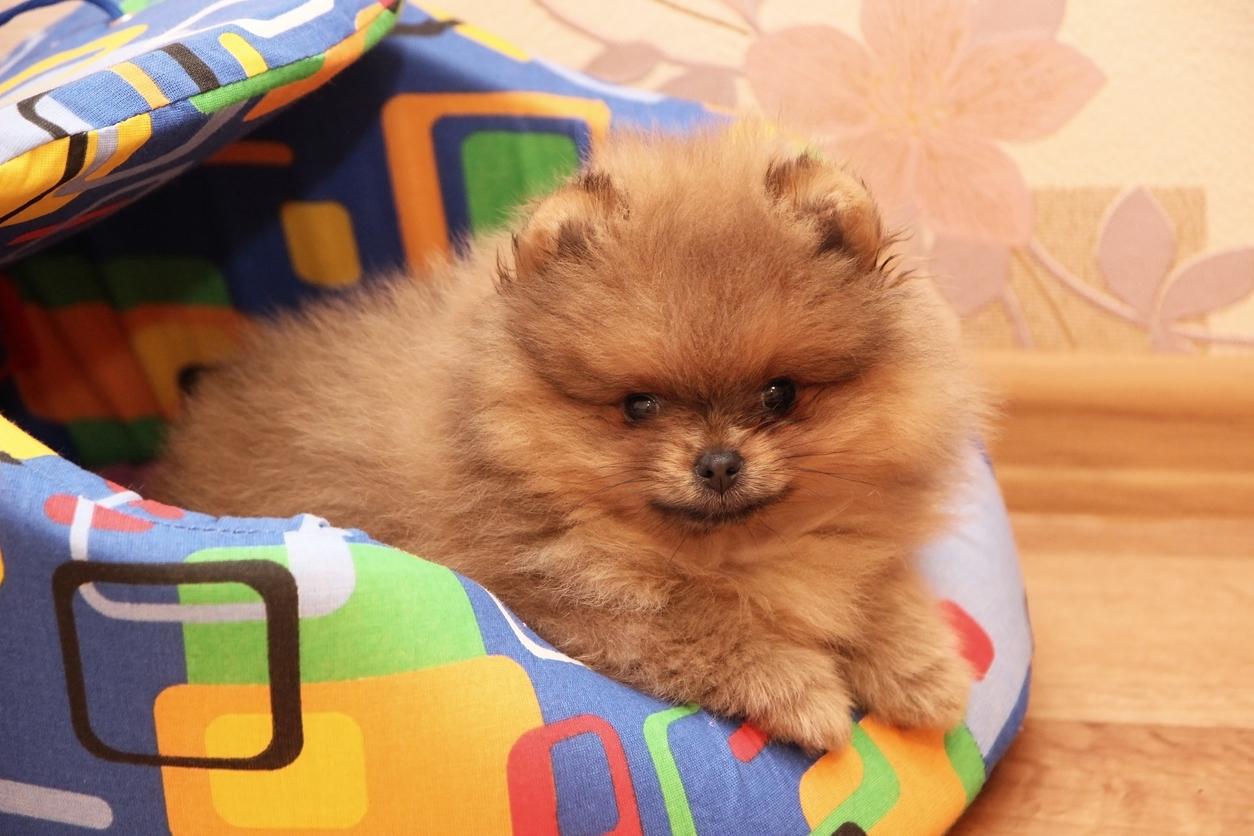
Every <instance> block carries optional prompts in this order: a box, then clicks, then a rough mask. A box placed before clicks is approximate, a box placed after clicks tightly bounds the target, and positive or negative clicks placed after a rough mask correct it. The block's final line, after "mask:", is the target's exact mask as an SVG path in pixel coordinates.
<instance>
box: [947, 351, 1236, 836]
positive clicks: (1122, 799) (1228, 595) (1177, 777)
mask: <svg viewBox="0 0 1254 836" xmlns="http://www.w3.org/2000/svg"><path fill="white" fill-rule="evenodd" d="M1073 362H1074V361H1073ZM1093 362H1094V363H1095V364H1096V365H1091V366H1085V365H1083V364H1080V365H1072V366H1071V367H1068V363H1067V361H1060V360H1033V361H1030V362H1028V363H1026V365H1025V363H1024V361H1022V360H1013V361H1012V360H996V359H994V360H992V361H990V364H989V366H990V372H991V375H992V377H993V378H994V379H995V380H997V382H998V385H999V386H1000V387H1001V389H1002V391H1004V392H1006V393H1007V395H1008V398H1009V401H1008V403H1007V405H1006V422H1005V429H1004V431H1003V435H1002V437H1001V439H1000V440H999V441H998V442H997V443H996V444H995V446H994V459H995V460H996V461H997V462H998V465H999V470H1000V471H1001V472H1002V478H1003V484H1004V485H1005V489H1006V494H1007V497H1008V501H1009V503H1010V506H1011V510H1012V518H1013V521H1014V527H1015V532H1016V535H1017V536H1018V539H1019V544H1020V548H1021V550H1022V560H1023V569H1024V574H1025V578H1026V583H1027V588H1028V599H1029V602H1030V607H1031V613H1032V621H1033V626H1034V629H1035V635H1036V656H1035V662H1034V681H1033V688H1032V696H1031V703H1030V707H1029V710H1028V718H1027V722H1026V726H1025V728H1024V731H1023V734H1022V735H1021V737H1020V739H1019V740H1018V741H1017V742H1016V743H1015V745H1014V746H1013V747H1012V748H1011V750H1010V752H1009V754H1008V755H1007V756H1006V758H1005V760H1003V762H1002V764H1001V765H1000V766H999V767H998V769H997V771H996V772H994V774H993V776H992V777H991V779H990V781H989V784H988V786H987V788H986V789H985V791H984V793H983V794H982V795H981V796H980V797H979V798H978V799H977V800H976V802H975V804H974V805H973V806H972V808H971V809H970V810H969V811H968V813H967V814H966V816H965V817H964V819H963V820H962V821H961V822H960V823H959V825H958V826H957V827H956V828H955V830H954V831H953V832H955V833H959V834H971V835H973V834H979V836H984V834H993V835H994V836H996V834H1015V836H1031V834H1050V835H1051V836H1054V834H1058V833H1069V834H1070V833H1094V834H1108V833H1113V834H1117V833H1137V834H1187V833H1198V834H1201V833H1206V834H1212V833H1213V834H1221V833H1222V834H1228V833H1231V834H1254V501H1250V496H1251V494H1250V486H1251V485H1254V361H1248V360H1247V361H1211V362H1207V361H1197V360H1194V361H1192V362H1191V363H1181V362H1179V361H1166V362H1165V364H1164V363H1159V364H1158V365H1151V366H1146V365H1145V363H1146V362H1147V361H1118V362H1115V361H1097V360H1096V359H1095V360H1094V361H1093Z"/></svg>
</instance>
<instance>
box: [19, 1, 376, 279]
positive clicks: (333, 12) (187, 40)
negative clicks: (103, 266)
mask: <svg viewBox="0 0 1254 836" xmlns="http://www.w3.org/2000/svg"><path fill="white" fill-rule="evenodd" d="M123 5H124V6H126V7H129V8H130V9H133V10H134V11H133V13H132V14H129V15H127V16H126V17H124V18H120V19H118V20H116V21H108V20H107V19H106V18H105V17H104V14H103V12H102V11H101V10H100V9H99V8H96V7H94V6H84V7H82V8H81V9H79V10H78V12H76V13H75V14H73V15H71V16H70V17H68V18H67V19H65V20H62V21H61V22H60V23H58V24H57V25H56V26H54V27H52V28H51V29H50V30H49V31H48V32H45V33H43V34H42V35H37V36H35V37H33V38H31V39H29V40H28V41H26V42H25V43H24V44H23V45H22V46H21V47H20V48H19V49H18V50H17V51H16V52H15V54H13V55H12V56H10V57H9V58H8V60H7V61H5V62H4V63H2V64H0V263H4V262H6V261H11V260H13V259H15V258H18V257H20V256H22V255H23V254H25V253H28V252H31V251H33V250H35V249H39V248H41V247H43V246H44V245H45V244H46V243H48V242H49V241H51V240H54V239H56V238H59V237H64V236H65V235H68V234H70V233H71V232H73V231H74V230H75V229H77V228H78V227H81V226H82V225H83V224H85V223H88V222H91V221H93V220H96V219H97V218H101V217H104V216H106V215H109V214H111V213H113V212H114V211H116V210H117V209H119V208H121V207H122V206H124V205H126V204H127V203H129V202H131V201H133V200H135V199H136V198H138V197H141V196H142V195H144V194H147V193H148V192H150V191H152V190H153V189H155V188H156V187H157V186H160V185H161V184H162V183H165V182H167V181H168V180H170V179H171V178H173V177H175V176H177V175H178V174H180V173H182V172H183V171H186V170H187V169H188V168H190V167H191V166H192V165H195V164H196V163H197V162H199V161H200V160H202V159H204V158H205V157H207V156H209V155H211V154H213V153H214V152H216V151H217V150H218V149H219V148H221V147H222V146H224V145H226V144H227V143H228V142H230V141H231V140H233V139H235V138H237V137H239V136H240V135H242V134H244V133H245V132H247V131H248V130H249V129H250V128H251V127H252V124H251V123H254V122H255V120H258V119H260V118H262V117H264V116H266V115H268V114H270V113H273V112H274V111H276V110H277V109H279V108H281V107H283V106H284V105H287V104H288V103H290V102H292V101H295V100H296V99H297V98H299V97H301V96H303V95H305V94H306V93H308V92H310V91H312V90H314V89H316V88H317V87H320V86H321V85H322V84H324V83H325V82H326V81H328V80H329V79H330V78H331V77H332V76H334V75H335V74H336V73H338V72H339V71H340V70H342V69H343V68H344V67H346V66H347V65H348V64H349V63H350V62H352V61H353V60H355V59H356V58H357V57H358V56H360V55H361V54H362V52H363V51H364V50H366V49H369V48H370V47H371V46H373V45H374V44H375V43H376V42H378V40H379V39H380V38H382V37H383V35H384V34H385V33H386V32H387V31H388V29H389V28H391V26H392V25H393V23H394V22H395V20H396V14H395V12H394V11H393V10H392V8H391V7H392V6H394V5H395V2H387V3H380V2H378V0H264V2H250V3H249V4H248V7H247V10H246V12H245V10H244V9H242V8H241V6H240V4H239V3H237V2H231V0H219V2H214V3H205V2H182V3H180V2H165V3H161V2H158V3H152V4H151V5H150V4H149V3H147V2H145V0H131V2H129V3H125V4H123Z"/></svg>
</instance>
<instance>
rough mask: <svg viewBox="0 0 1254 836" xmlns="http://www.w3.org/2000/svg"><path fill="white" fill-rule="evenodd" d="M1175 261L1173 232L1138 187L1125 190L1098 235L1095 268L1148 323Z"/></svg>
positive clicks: (1162, 213) (1151, 198) (1168, 221)
mask: <svg viewBox="0 0 1254 836" xmlns="http://www.w3.org/2000/svg"><path fill="white" fill-rule="evenodd" d="M1175 260H1176V230H1175V227H1174V226H1173V225H1172V223H1171V219H1170V218H1169V217H1167V213H1166V212H1165V211H1163V208H1162V206H1160V205H1159V203H1158V201H1157V200H1155V199H1154V196H1153V195H1151V194H1150V193H1149V190H1147V189H1146V188H1145V187H1144V186H1138V187H1136V188H1134V189H1131V190H1129V191H1127V192H1125V193H1124V194H1123V195H1122V196H1121V197H1119V198H1118V199H1117V200H1116V201H1115V202H1114V203H1113V204H1111V207H1110V209H1109V210H1108V211H1107V214H1106V217H1105V219H1104V220H1103V221H1102V226H1101V231H1100V232H1099V233H1098V243H1097V264H1098V267H1099V268H1100V269H1101V272H1102V277H1103V278H1104V279H1105V280H1106V284H1107V285H1108V286H1109V287H1110V289H1111V290H1112V291H1114V294H1115V295H1116V296H1118V297H1119V298H1120V299H1122V300H1123V301H1125V302H1127V303H1128V304H1129V305H1131V306H1132V308H1133V309H1134V310H1135V311H1136V313H1137V315H1138V316H1139V317H1140V320H1141V322H1148V321H1149V318H1150V315H1151V313H1152V311H1153V309H1154V302H1155V301H1157V297H1158V290H1159V287H1160V286H1161V285H1162V283H1163V280H1164V279H1165V278H1166V276H1167V271H1168V270H1170V269H1171V265H1172V264H1174V263H1175Z"/></svg>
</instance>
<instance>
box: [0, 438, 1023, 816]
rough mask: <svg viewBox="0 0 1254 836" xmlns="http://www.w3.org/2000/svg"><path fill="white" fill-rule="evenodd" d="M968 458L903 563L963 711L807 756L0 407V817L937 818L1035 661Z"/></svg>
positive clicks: (972, 789)
mask: <svg viewBox="0 0 1254 836" xmlns="http://www.w3.org/2000/svg"><path fill="white" fill-rule="evenodd" d="M973 461H974V467H973V470H972V473H973V481H972V485H971V486H970V488H971V489H970V491H969V492H968V493H967V494H965V497H966V498H965V499H964V507H963V510H962V512H961V514H960V520H961V521H960V523H959V525H958V527H957V528H956V530H955V531H954V532H953V533H952V534H951V535H950V536H949V537H947V538H945V539H944V540H942V541H940V542H938V543H936V544H935V545H934V546H933V547H932V548H930V549H928V550H927V551H926V552H925V553H924V554H923V555H922V561H923V567H924V570H925V572H926V573H927V575H928V577H929V578H930V580H931V582H932V584H933V586H934V588H935V590H936V591H937V593H938V594H939V595H940V596H941V598H942V599H943V601H944V603H943V606H944V607H945V608H946V610H947V611H948V612H949V613H950V615H951V616H952V620H953V623H954V625H955V626H956V627H957V629H958V630H959V631H960V633H961V635H962V636H963V642H964V648H965V652H966V654H967V657H968V658H969V659H970V660H971V662H972V664H973V666H974V668H975V670H976V671H977V681H976V683H975V686H974V692H973V695H972V700H971V707H970V711H969V714H968V717H967V721H966V723H965V724H964V725H963V726H961V727H959V728H956V729H953V730H952V731H950V732H948V733H944V732H939V731H936V732H931V731H915V732H903V731H899V730H897V729H894V728H890V727H888V726H885V725H883V724H881V723H878V722H876V721H874V720H873V719H872V718H870V717H863V718H862V719H861V721H860V722H859V724H858V726H857V727H856V731H855V735H854V740H853V745H852V746H851V747H849V748H848V749H846V750H845V751H843V752H841V753H838V754H834V755H826V756H824V757H822V758H820V759H817V760H815V759H813V758H808V757H805V756H804V755H802V754H801V753H800V752H799V751H797V750H796V749H794V748H791V747H786V746H781V745H778V744H773V743H767V742H765V741H764V740H763V738H762V736H761V735H760V734H759V733H758V732H757V731H756V730H755V729H753V728H752V727H751V726H748V725H740V724H738V723H736V722H733V721H729V720H726V719H722V718H719V717H715V716H712V715H710V714H707V713H705V712H704V711H700V710H698V709H697V708H696V707H695V706H670V705H667V704H665V703H662V702H659V701H658V700H655V699H652V698H650V697H646V696H644V695H642V694H639V693H636V692H634V691H632V690H630V689H628V688H626V687H624V686H622V685H619V684H617V683H615V682H613V681H611V680H609V679H606V678H604V677H602V676H600V675H599V674H596V673H593V672H592V671H590V670H588V669H587V668H585V667H583V666H582V665H580V664H579V663H577V662H574V661H572V660H571V659H569V658H567V657H566V656H563V655H562V654H561V653H559V652H557V651H555V650H553V648H552V647H550V646H549V645H548V644H546V643H545V642H544V641H543V640H542V639H540V638H539V637H538V636H536V635H535V634H534V633H532V632H531V631H530V630H529V629H528V628H527V627H526V626H524V625H523V624H522V623H520V622H519V621H518V619H517V618H515V617H514V616H512V615H511V614H510V613H509V612H508V611H507V610H506V609H505V608H504V607H503V606H502V605H501V604H500V603H499V602H498V601H497V600H496V599H495V598H493V597H492V596H491V595H490V594H488V593H487V592H486V591H485V590H483V589H482V588H480V587H479V586H477V585H475V584H474V583H471V582H470V581H468V580H466V579H465V578H462V577H459V576H457V575H455V574H454V573H453V572H451V571H449V570H448V569H445V568H443V567H440V566H437V565H435V564H433V563H428V562H426V561H423V560H420V559H418V558H416V557H412V556H410V555H407V554H404V553H402V552H399V551H396V550H394V549H390V548H387V547H386V546H382V545H380V544H377V543H374V542H373V541H371V540H370V539H369V538H367V537H366V536H365V535H364V534H362V533H361V532H358V531H342V530H338V529H335V528H331V527H329V526H328V525H326V524H325V523H323V522H321V521H319V520H318V519H316V518H314V517H310V516H303V517H297V518H294V519H288V520H273V519H272V520H266V519H230V518H225V519H215V518H212V517H206V516H203V515H200V514H193V513H189V512H186V511H181V510H178V509H175V508H170V507H167V506H163V505H160V504H158V503H154V502H150V501H147V500H144V499H141V498H140V497H139V496H137V495H136V494H134V493H131V492H129V491H126V490H124V489H122V488H120V487H119V486H117V485H115V484H111V483H109V482H107V481H105V480H104V479H101V478H100V477H98V476H95V475H92V474H89V473H87V472H85V471H82V470H79V469H77V468H75V467H74V466H73V465H71V464H70V463H68V462H66V461H65V460H63V459H60V458H57V457H55V456H52V455H50V454H49V451H48V450H47V448H45V447H43V446H42V445H40V444H39V443H38V442H36V441H34V440H33V439H31V438H30V437H28V436H25V435H23V434H22V433H20V432H19V431H17V430H16V428H15V427H13V426H12V425H11V424H8V423H5V422H3V420H2V419H0V492H2V493H0V495H2V496H3V497H4V499H3V502H0V665H2V666H3V674H4V675H3V676H2V677H0V706H3V710H2V711H0V752H3V753H4V757H3V758H0V832H3V833H6V834H21V833H50V832H62V831H61V830H60V829H57V828H54V827H52V826H51V825H50V824H49V823H50V822H61V823H64V824H66V825H74V826H75V827H76V828H95V829H109V830H110V831H111V832H116V833H154V832H158V831H160V830H163V829H165V828H168V829H169V830H170V831H171V832H173V833H180V834H181V833H236V832H239V833H255V832H259V831H261V832H267V833H292V832H306V831H309V830H315V829H316V830H318V831H319V832H326V831H328V830H329V831H336V830H351V831H354V832H359V833H424V834H425V833H457V834H461V833H466V834H497V833H510V832H513V833H519V834H522V833H533V834H541V833H559V832H560V833H602V832H613V833H619V834H630V833H636V834H639V833H650V834H662V833H676V834H685V833H687V834H691V833H719V834H723V833H762V834H792V833H798V834H801V833H809V832H814V833H822V834H831V833H840V834H842V835H843V836H849V834H856V833H863V832H866V833H872V834H894V835H895V834H913V833H940V832H942V831H943V830H944V829H945V828H946V827H947V826H948V825H949V824H950V823H952V821H953V820H954V819H955V818H956V817H957V816H958V815H959V814H960V813H961V812H962V810H963V809H964V808H965V807H966V805H967V804H968V803H969V802H970V800H971V799H972V798H973V797H974V796H975V794H976V792H978V791H979V789H980V787H981V785H982V784H983V783H984V779H985V776H986V774H987V772H988V770H989V769H990V768H991V767H992V766H993V764H995V763H996V761H997V759H998V758H999V757H1000V756H1001V754H1002V752H1003V751H1004V750H1005V748H1006V746H1007V744H1008V743H1009V741H1010V739H1011V737H1012V736H1013V735H1014V733H1015V732H1016V730H1017V729H1018V727H1019V724H1020V722H1021V720H1022V716H1023V711H1024V705H1025V701H1026V694H1027V678H1028V664H1029V656H1030V650H1031V648H1030V638H1029V633H1028V624H1027V618H1026V612H1025V609H1024V605H1023V598H1022V585H1021V581H1020V578H1019V572H1018V567H1017V564H1016V559H1015V551H1014V545H1013V541H1012V539H1011V535H1010V531H1009V528H1008V526H1007V522H1006V517H1005V513H1004V510H1003V508H1002V505H1001V500H1000V498H999V496H998V493H997V487H996V483H995V482H994V480H993V478H992V476H991V473H990V471H989V469H988V467H987V465H986V463H985V462H984V461H983V460H982V459H979V458H978V457H976V456H974V455H973ZM64 832H67V833H69V832H81V831H79V830H75V829H71V828H68V827H67V828H66V829H65V831H64Z"/></svg>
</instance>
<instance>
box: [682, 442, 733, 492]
mask: <svg viewBox="0 0 1254 836" xmlns="http://www.w3.org/2000/svg"><path fill="white" fill-rule="evenodd" d="M744 463H745V460H744V458H742V457H741V455H740V454H739V453H737V452H736V451H735V450H708V451H706V452H705V453H702V454H701V457H700V458H699V459H697V463H696V465H695V466H693V468H692V469H693V470H694V471H695V472H696V474H697V476H699V477H701V481H702V482H705V484H706V486H707V487H709V488H711V489H712V490H716V491H718V492H719V493H727V490H728V489H729V488H730V487H731V486H732V485H734V484H736V477H737V476H739V475H740V468H741V467H742V466H743V465H744Z"/></svg>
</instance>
